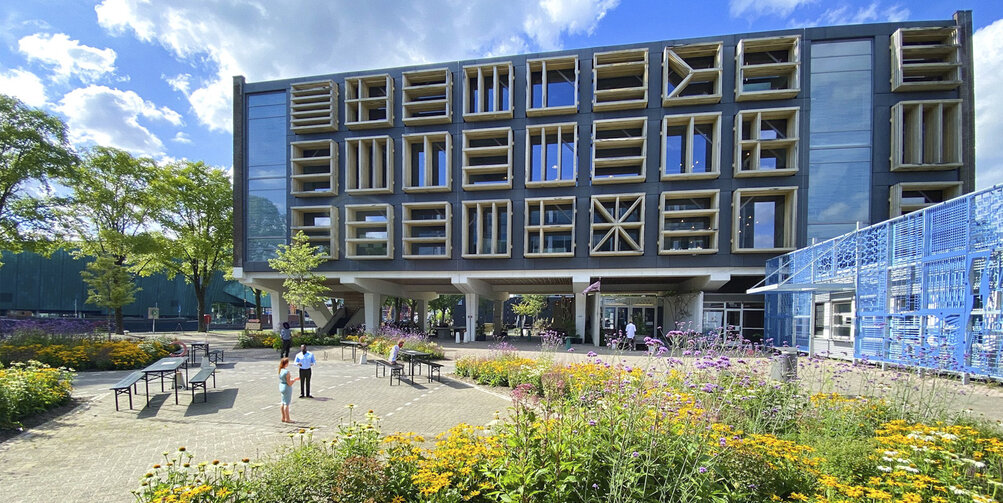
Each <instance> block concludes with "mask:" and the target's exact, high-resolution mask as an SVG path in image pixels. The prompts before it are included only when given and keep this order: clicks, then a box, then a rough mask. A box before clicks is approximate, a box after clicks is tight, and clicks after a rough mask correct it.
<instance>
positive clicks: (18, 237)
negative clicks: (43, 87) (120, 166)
mask: <svg viewBox="0 0 1003 503" xmlns="http://www.w3.org/2000/svg"><path fill="white" fill-rule="evenodd" d="M77 161H78V159H77V157H76V155H75V154H74V153H73V151H72V150H71V148H70V145H69V142H68V141H67V139H66V125H65V124H63V121H61V120H59V118H57V117H54V116H51V115H49V114H47V113H45V112H43V111H41V110H37V109H33V108H31V107H28V106H27V105H25V104H24V103H21V102H20V101H18V100H17V99H16V98H12V97H10V96H6V95H3V94H0V250H11V251H20V250H21V249H23V247H24V245H26V244H28V245H32V244H35V243H36V242H37V241H38V240H39V238H40V234H41V231H42V230H45V229H46V227H47V224H48V223H49V222H51V221H52V218H51V212H50V211H49V208H48V206H47V205H46V204H45V202H44V201H43V200H42V198H40V197H39V196H38V195H36V194H37V193H38V192H47V191H48V189H49V180H50V179H53V178H58V177H61V176H64V175H66V174H67V173H68V172H69V170H70V168H71V167H72V166H73V165H74V164H76V163H77ZM31 189H40V190H31ZM0 265H2V263H0Z"/></svg>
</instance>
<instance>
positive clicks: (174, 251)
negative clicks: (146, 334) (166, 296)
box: [152, 161, 233, 332]
mask: <svg viewBox="0 0 1003 503" xmlns="http://www.w3.org/2000/svg"><path fill="white" fill-rule="evenodd" d="M158 175H159V176H157V177H156V178H155V179H154V180H153V184H152V189H153V191H154V192H155V193H156V194H157V196H158V197H159V198H160V208H159V210H160V212H159V215H158V218H157V223H158V224H160V227H161V228H162V229H163V233H164V234H163V238H162V240H161V243H162V245H161V246H159V247H158V248H157V250H156V253H155V256H156V261H157V266H158V267H159V268H161V269H162V270H164V271H165V272H166V273H167V276H168V277H169V278H173V277H174V276H175V275H177V274H180V275H182V276H183V277H184V278H185V281H186V282H187V283H189V284H191V285H192V287H193V288H194V290H195V298H196V301H197V302H198V323H199V331H203V332H204V331H207V330H208V329H209V327H208V326H206V324H205V320H204V317H203V315H204V314H205V313H206V303H205V296H206V291H207V290H208V289H209V284H210V282H211V281H212V277H213V273H214V272H216V271H223V272H225V271H226V270H228V269H229V267H230V257H231V255H232V250H233V188H232V186H231V185H230V179H229V177H227V175H226V173H224V172H223V171H222V170H220V169H218V168H212V167H209V166H206V165H205V164H204V163H202V162H191V161H182V162H177V163H173V164H169V165H167V166H165V167H164V168H163V169H161V170H160V172H159V173H158Z"/></svg>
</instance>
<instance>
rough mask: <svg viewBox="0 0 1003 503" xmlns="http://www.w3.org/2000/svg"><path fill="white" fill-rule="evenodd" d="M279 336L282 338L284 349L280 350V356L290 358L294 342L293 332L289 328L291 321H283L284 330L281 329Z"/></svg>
mask: <svg viewBox="0 0 1003 503" xmlns="http://www.w3.org/2000/svg"><path fill="white" fill-rule="evenodd" d="M279 338H280V339H282V350H281V351H279V358H289V347H290V346H292V344H293V332H292V330H289V322H288V321H283V322H282V330H279Z"/></svg>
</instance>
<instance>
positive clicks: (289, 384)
mask: <svg viewBox="0 0 1003 503" xmlns="http://www.w3.org/2000/svg"><path fill="white" fill-rule="evenodd" d="M288 367H289V358H283V359H281V360H279V394H280V395H281V396H282V403H281V404H279V410H280V411H281V412H282V422H283V423H291V422H293V421H292V419H289V403H290V402H292V401H293V384H295V383H296V381H298V380H299V378H298V377H293V376H291V375H289V368H288Z"/></svg>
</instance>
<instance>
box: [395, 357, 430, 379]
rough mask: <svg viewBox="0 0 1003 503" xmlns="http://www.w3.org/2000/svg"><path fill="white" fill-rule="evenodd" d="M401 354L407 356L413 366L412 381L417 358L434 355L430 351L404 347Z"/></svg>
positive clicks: (411, 369)
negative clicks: (424, 351) (425, 351)
mask: <svg viewBox="0 0 1003 503" xmlns="http://www.w3.org/2000/svg"><path fill="white" fill-rule="evenodd" d="M400 355H401V356H403V357H404V358H407V361H408V364H409V365H410V367H411V368H410V371H411V372H410V376H411V380H412V381H413V380H414V364H415V360H422V359H424V358H428V357H430V356H432V355H431V354H430V353H423V352H421V351H415V350H413V349H402V350H401V352H400ZM420 365H421V364H420V363H419V370H420Z"/></svg>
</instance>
